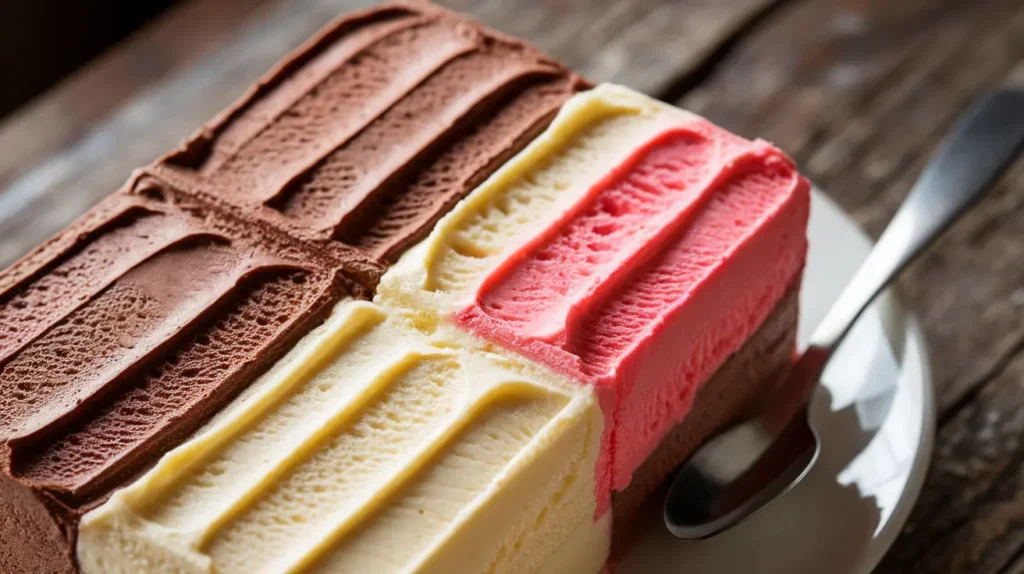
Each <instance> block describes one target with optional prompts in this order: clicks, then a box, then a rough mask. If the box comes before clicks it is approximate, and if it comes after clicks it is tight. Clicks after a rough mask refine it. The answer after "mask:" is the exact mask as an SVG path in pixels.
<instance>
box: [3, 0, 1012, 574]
mask: <svg viewBox="0 0 1024 574" xmlns="http://www.w3.org/2000/svg"><path fill="white" fill-rule="evenodd" d="M219 1H221V0H195V2H194V4H195V5H196V6H205V5H209V4H210V3H217V2H219ZM366 3H368V0H288V1H280V2H276V3H267V4H266V5H264V6H263V7H261V8H259V9H258V10H256V11H254V12H253V13H252V14H250V15H248V16H246V17H245V18H242V19H241V22H240V23H239V25H238V27H237V29H234V28H232V27H228V26H226V25H223V26H222V25H221V24H217V25H216V26H214V28H216V29H214V28H211V29H210V31H209V33H208V35H207V36H206V40H205V42H206V45H205V46H206V47H196V48H195V49H190V50H185V51H184V52H182V53H181V54H178V53H176V52H170V51H167V52H162V53H165V54H167V58H168V59H167V61H166V62H164V66H163V68H164V69H162V70H159V71H157V72H155V73H152V74H149V73H146V74H142V75H141V76H132V73H131V72H130V71H128V68H131V66H130V65H127V64H124V65H122V66H119V65H113V64H108V65H107V66H108V67H106V68H104V65H103V64H100V65H98V66H97V69H100V70H104V69H105V70H107V71H106V72H95V73H92V74H91V75H90V73H89V72H87V73H85V74H83V76H81V77H80V78H77V79H75V80H73V81H72V82H70V83H69V84H67V85H66V86H65V87H63V88H61V89H60V90H59V91H58V92H56V93H54V94H51V95H50V96H48V98H47V100H45V101H44V104H42V105H40V106H39V107H38V108H37V109H39V110H42V111H39V112H35V113H33V114H29V115H26V116H23V117H22V118H21V119H19V120H18V121H16V122H13V123H8V124H7V125H5V126H2V127H0V152H2V153H0V158H12V159H0V187H2V186H4V184H5V183H9V185H7V186H6V189H5V190H4V191H2V192H0V238H2V239H0V265H4V264H6V263H8V262H10V261H11V260H13V259H14V258H15V257H17V256H19V255H20V254H21V253H23V252H25V251H26V250H27V249H29V248H30V247H31V246H32V245H34V244H35V243H37V242H39V241H40V240H42V239H43V238H45V237H46V236H48V235H49V234H51V233H52V232H53V231H55V230H56V229H58V228H59V227H61V226H63V225H65V224H66V223H67V221H69V220H70V219H71V218H73V217H75V216H77V215H78V214H79V213H81V212H82V211H84V210H85V209H87V208H88V207H89V206H90V205H91V204H93V203H94V202H95V201H96V200H97V199H98V198H99V197H101V196H103V195H104V194H106V193H108V192H109V191H110V190H112V189H114V188H115V187H116V186H117V185H118V184H119V183H120V182H121V181H122V180H123V179H124V178H125V177H126V176H127V174H128V173H129V171H130V170H131V169H132V168H133V167H135V166H137V165H141V164H143V163H145V162H147V161H149V160H151V159H152V158H153V157H155V156H157V155H158V154H160V153H162V152H164V151H166V150H168V149H170V148H171V147H172V146H173V145H174V144H175V143H176V142H177V141H178V140H180V139H181V138H182V137H184V136H185V135H187V134H188V133H190V132H191V131H192V130H193V129H194V128H196V127H197V126H199V125H200V124H201V123H202V122H203V121H204V120H206V119H207V118H209V117H210V116H212V115H213V114H214V113H215V112H216V111H217V110H219V109H220V108H222V107H223V106H224V105H226V104H227V103H229V102H230V101H231V100H233V99H234V98H235V97H236V96H237V95H238V94H239V93H240V92H241V91H242V90H243V89H244V87H245V86H247V85H248V83H249V82H250V81H252V80H253V79H254V78H255V77H257V76H258V75H259V74H260V73H262V72H263V71H264V70H265V69H267V68H268V67H269V66H270V65H271V64H272V63H273V62H274V61H275V60H277V59H278V58H279V57H280V56H281V55H282V54H284V53H285V52H287V51H288V50H289V49H290V48H291V47H293V46H295V45H296V44H297V43H299V42H300V41H301V40H303V39H304V38H305V37H306V36H308V35H309V34H310V33H312V32H313V31H314V30H315V29H317V28H318V27H319V26H321V25H322V24H323V23H324V22H326V21H327V20H328V19H329V18H331V17H333V16H335V15H336V14H338V13H339V12H341V11H343V10H344V9H348V8H352V7H356V6H359V5H364V4H366ZM446 3H447V4H449V5H450V6H452V7H454V8H456V9H460V10H463V11H467V12H469V13H471V14H473V15H475V16H477V17H478V18H480V19H482V20H483V21H485V22H487V23H489V24H491V25H494V26H496V27H498V28H500V29H502V30H504V31H507V32H510V33H513V34H517V35H522V36H525V37H528V38H530V39H532V40H533V41H534V42H536V43H537V44H538V45H540V46H541V47H542V48H543V49H545V50H547V51H548V52H550V53H552V54H553V55H554V56H556V57H559V58H561V59H563V60H565V61H566V62H567V63H569V64H570V65H572V66H574V67H576V68H577V69H579V70H580V71H582V72H583V73H585V74H586V75H588V76H589V77H591V78H593V79H595V80H614V81H618V82H623V83H626V84H629V85H632V86H634V87H637V88H640V89H643V90H645V91H648V92H650V93H652V94H655V95H659V96H662V97H664V98H667V99H670V100H672V101H676V102H678V103H680V104H681V105H683V106H685V107H689V108H691V109H694V110H696V111H698V112H700V113H703V114H705V115H707V116H708V117H710V118H711V119H712V120H714V121H716V122H718V123H721V124H723V125H724V126H726V127H728V128H730V129H733V130H735V131H738V132H740V133H742V134H744V135H747V136H751V137H753V136H759V137H763V138H765V139H770V140H773V141H775V142H776V143H777V144H779V145H780V146H781V147H783V148H784V149H786V150H787V151H788V152H790V153H791V154H792V155H793V156H794V157H795V158H796V159H797V160H798V162H799V163H800V164H801V166H802V168H803V170H804V171H805V172H806V173H807V174H808V175H809V176H810V177H811V179H812V180H814V181H815V182H816V183H817V184H818V185H819V186H820V187H822V188H823V189H825V190H826V191H827V192H828V193H829V194H830V195H832V197H834V198H835V199H836V200H837V201H838V202H839V203H840V204H841V205H842V206H843V207H845V208H846V209H847V210H849V211H850V212H851V213H852V214H853V216H854V217H855V218H856V219H857V220H858V221H859V222H860V223H861V224H862V225H864V227H865V228H866V229H867V230H868V231H869V232H871V233H873V234H877V233H878V232H879V231H880V230H881V229H882V227H883V226H884V224H885V223H886V222H887V221H888V219H889V217H891V215H892V213H893V211H894V210H895V208H896V206H897V205H898V204H899V202H900V201H901V199H902V198H903V196H904V195H905V194H906V192H907V190H908V189H909V187H910V185H911V184H912V183H913V181H914V179H915V178H916V176H917V174H918V172H919V171H920V169H921V168H922V167H923V165H924V163H925V161H926V160H927V158H928V156H929V154H930V153H931V152H932V150H933V149H934V148H935V145H936V144H937V141H938V138H939V137H940V136H941V134H942V133H943V132H944V130H946V129H947V128H948V127H949V125H950V123H951V122H952V121H953V119H954V117H955V116H956V114H957V113H958V112H959V111H960V110H961V109H962V108H963V107H964V106H965V105H966V104H967V103H968V102H969V101H970V100H971V99H973V98H974V97H976V96H977V95H979V94H980V93H982V92H984V91H986V90H989V89H992V88H994V87H997V86H1000V85H1006V84H1015V85H1021V86H1024V9H1022V7H1021V5H1020V2H1019V0H976V1H972V2H965V1H959V0H900V1H895V0H734V1H730V2H723V1H718V0H628V1H627V0H593V1H589V0H561V1H559V0H550V1H540V0H533V1H529V0H518V1H515V2H512V1H507V0H485V1H477V2H474V1H471V0H448V1H447V2H446ZM189 9H190V10H195V11H196V13H205V12H202V11H203V10H211V9H210V8H201V7H191V8H189ZM165 22H166V21H165ZM161 24H162V25H163V26H165V27H166V28H165V29H163V30H164V31H163V32H160V34H162V36H159V37H162V38H164V39H163V40H159V41H157V40H151V39H148V38H151V36H148V35H147V34H150V33H143V34H142V35H141V36H140V37H138V38H136V42H140V43H142V44H143V45H146V42H151V44H150V45H158V46H160V45H171V44H173V43H174V42H173V39H174V38H175V33H176V32H175V30H176V31H177V33H183V32H181V30H182V29H187V28H188V27H189V26H191V25H193V24H192V23H191V22H189V20H188V18H181V21H180V22H179V23H177V24H174V25H172V24H166V23H158V24H157V26H160V25H161ZM229 30H230V33H229ZM165 42H166V44H165ZM154 43H155V44H154ZM122 50H123V51H119V52H117V53H115V54H114V55H112V56H111V58H114V59H118V58H119V59H121V60H120V61H122V62H141V61H144V60H141V59H139V58H141V56H139V55H138V54H139V52H138V51H137V50H138V48H132V47H131V45H130V44H129V45H127V46H125V47H124V48H123V49H122ZM200 54H205V55H204V56H203V57H202V59H201V60H200V59H198V58H199V56H200ZM193 62H194V63H193ZM97 77H99V78H102V80H96V79H95V78H97ZM90 82H92V83H90ZM104 82H106V83H111V84H113V85H115V86H118V87H117V88H116V89H112V90H110V91H109V93H108V92H106V91H104V90H103V89H101V88H100V85H101V84H102V83H104ZM83 85H85V86H92V87H91V88H89V87H87V88H82V86H83ZM140 85H148V86H149V87H148V88H146V90H145V91H144V92H139V91H138V90H139V89H140V88H139V87H138V86H140ZM124 86H135V87H133V88H126V87H124ZM83 90H84V91H83ZM83 93H85V94H89V97H90V98H96V101H95V102H93V103H88V105H86V104H85V103H83V104H82V105H80V106H78V107H75V106H71V107H69V108H67V109H68V110H70V111H67V112H66V113H67V117H66V118H65V117H62V116H60V115H59V113H58V110H65V107H64V106H65V105H68V102H74V101H75V98H76V94H78V95H81V94H83ZM46 102H50V103H46ZM122 105H123V106H124V107H119V106H122ZM48 106H49V107H48ZM115 109H117V110H118V111H116V112H114V111H112V110H115ZM47 110H49V111H47ZM60 113H64V112H63V111H62V112H60ZM51 116H56V117H58V118H60V121H67V122H70V123H69V125H70V126H71V128H70V129H68V130H67V131H62V130H61V129H60V124H59V123H54V118H53V117H51ZM12 126H13V127H12ZM22 142H24V143H22ZM11 150H14V151H11ZM12 153H13V155H10V154H12ZM18 158H21V159H18ZM4 162H6V163H4ZM11 174H17V177H15V176H14V175H11ZM5 177H7V178H8V180H5V179H4V178H5ZM1022 215H1024V162H1018V164H1017V165H1016V166H1015V167H1014V168H1013V169H1012V170H1011V171H1010V173H1008V174H1007V175H1006V176H1005V177H1004V178H1003V179H1002V180H1001V182H1000V183H999V185H998V187H997V189H996V190H995V191H994V192H993V194H992V196H991V197H990V198H988V199H987V200H986V201H985V202H983V203H982V204H981V205H980V206H978V207H977V208H976V209H975V210H974V211H973V212H971V214H970V215H969V217H968V218H967V219H966V220H965V221H963V222H961V223H960V224H958V225H957V226H956V227H955V228H954V229H953V230H952V231H951V232H950V233H949V234H948V235H947V236H946V237H945V238H944V239H943V240H942V241H941V242H940V243H939V244H938V245H936V246H935V247H934V248H932V249H931V250H929V251H928V252H927V253H926V254H925V255H924V257H923V258H922V259H921V260H920V261H918V262H917V263H916V264H915V265H914V267H913V268H912V270H911V272H910V274H909V276H907V277H906V278H905V280H904V281H903V282H902V285H901V288H902V290H903V292H904V293H905V294H906V295H907V298H908V300H909V303H910V306H911V307H912V308H913V309H914V310H916V311H917V312H918V313H919V315H920V316H921V319H922V323H923V325H924V328H925V331H926V335H927V337H928V341H929V343H930V346H931V350H932V356H933V360H934V365H933V366H934V373H935V376H936V385H937V390H938V396H939V402H940V407H941V416H940V423H941V428H940V431H939V436H938V443H937V445H938V446H937V450H936V454H935V460H934V464H933V469H932V472H931V474H930V477H929V479H928V482H927V484H926V486H925V490H924V493H923V495H922V498H921V501H920V503H919V505H918V506H917V508H916V509H915V512H914V514H913V515H912V517H911V520H910V522H909V524H908V525H907V528H906V530H905V532H904V534H903V535H902V536H901V538H900V540H899V541H898V542H897V544H896V547H895V548H894V550H893V552H892V553H891V554H890V555H889V556H888V557H887V558H886V560H885V562H884V563H883V564H882V566H881V567H880V568H879V571H880V572H884V573H889V572H925V573H930V572H935V573H939V572H979V573H982V574H985V573H1012V572H1016V573H1022V574H1024V495H1022V494H1021V492H1022V491H1024V445H1022V444H1021V440H1020V436H1021V434H1022V432H1024V263H1022V261H1024V216H1022Z"/></svg>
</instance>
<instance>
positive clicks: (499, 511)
mask: <svg viewBox="0 0 1024 574" xmlns="http://www.w3.org/2000/svg"><path fill="white" fill-rule="evenodd" d="M448 334H452V333H448ZM448 334H446V331H444V330H440V331H438V332H436V333H434V334H433V335H432V336H429V337H428V336H427V335H424V334H422V333H419V332H416V331H414V330H411V329H407V328H405V327H403V326H402V325H401V324H399V323H398V322H396V321H394V320H392V319H390V318H389V317H388V315H387V313H386V312H385V311H384V310H383V309H381V308H380V307H378V306H375V305H373V304H370V303H365V302H354V301H350V302H345V303H342V304H341V305H339V306H338V307H337V308H336V309H335V311H334V312H333V314H332V316H331V317H330V318H329V320H328V321H327V322H326V324H325V325H323V326H321V327H320V328H318V329H317V330H316V331H314V332H313V333H311V334H310V335H309V336H307V337H306V338H304V339H303V341H302V342H301V343H300V344H299V345H298V346H297V347H296V348H295V349H293V350H292V351H291V352H290V353H289V354H288V355H287V356H286V357H285V358H284V359H283V360H282V361H281V362H279V363H278V364H277V365H276V366H275V367H274V368H273V369H272V370H271V371H270V372H268V373H267V374H266V375H265V376H264V377H263V378H262V379H261V380H260V381H258V382H257V383H256V384H255V385H254V386H253V388H252V389H251V390H250V391H249V392H248V393H247V394H246V395H244V396H242V397H240V398H239V399H238V400H236V401H235V403H233V405H232V407H231V408H229V409H228V410H227V411H225V413H224V414H222V416H220V417H219V418H218V419H216V420H215V421H214V422H213V423H211V424H210V425H209V426H208V427H206V428H205V429H204V430H203V431H201V432H200V433H199V434H198V435H196V436H195V437H194V438H193V439H191V440H190V441H188V442H186V443H185V444H184V445H182V446H181V447H179V448H177V449H175V450H173V451H171V452H170V453H169V454H167V455H166V456H164V457H163V459H162V460H161V461H160V462H159V463H158V464H157V465H156V467H154V468H153V469H152V470H151V471H150V472H148V473H147V474H146V475H144V476H143V477H142V478H140V479H139V480H138V481H136V482H135V483H134V484H132V485H130V486H129V487H127V488H125V489H123V490H121V491H119V492H117V493H115V494H114V495H113V496H112V497H111V498H110V500H109V501H108V502H106V503H105V504H103V505H102V506H101V507H99V508H97V509H96V510H94V511H92V512H90V513H89V514H87V515H86V516H85V517H84V519H83V521H82V526H81V531H80V537H79V542H78V558H79V562H80V564H81V567H82V569H83V571H84V572H86V573H100V572H103V573H119V572H123V573H129V572H142V571H174V572H196V573H199V572H203V573H213V572H219V573H231V572H244V573H245V574H255V573H259V572H268V573H269V572H273V573H279V572H297V571H310V572H402V571H416V572H483V571H489V572H535V571H538V570H540V569H541V568H543V567H545V565H549V564H552V563H557V564H559V568H561V567H562V565H565V563H564V562H555V561H556V558H555V556H556V551H559V550H560V549H561V548H562V547H566V548H574V549H575V550H574V552H572V553H571V554H572V556H568V557H563V556H561V554H564V553H563V552H558V554H559V555H560V556H559V558H557V560H569V562H573V563H574V564H570V565H567V566H573V567H576V566H578V568H577V569H576V570H574V571H587V570H593V569H595V568H593V567H592V566H591V564H592V563H594V564H596V563H597V561H600V562H601V563H603V562H604V557H605V556H606V555H607V552H608V535H607V520H603V521H598V522H595V521H594V515H595V509H596V507H595V500H594V489H595V478H594V469H595V465H596V461H597V457H598V454H599V450H600V441H601V434H602V430H603V419H602V415H601V410H600V409H599V408H598V405H597V404H596V400H595V398H594V396H593V392H592V390H590V389H588V388H586V387H583V386H580V385H577V384H574V383H570V382H567V381H564V380H563V379H561V378H560V377H559V376H557V375H555V374H553V373H551V372H550V371H547V370H546V369H544V368H541V367H539V366H536V365H532V364H530V363H529V362H527V361H525V360H520V359H516V358H513V357H510V356H508V355H504V354H501V353H497V352H491V351H489V350H487V345H476V344H473V343H471V342H470V341H471V337H470V336H469V335H465V334H459V335H454V334H452V336H448ZM597 567H598V568H599V567H600V565H598V566H597ZM549 570H550V568H549Z"/></svg>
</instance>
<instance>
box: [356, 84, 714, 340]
mask: <svg viewBox="0 0 1024 574" xmlns="http://www.w3.org/2000/svg"><path fill="white" fill-rule="evenodd" d="M694 121H701V120H700V118H698V117H697V116H695V115H693V114H690V113H689V112H685V111H683V110H680V109H678V108H674V107H672V106H669V105H668V104H664V103H662V102H659V101H657V100H654V99H652V98H649V97H647V96H644V95H643V94H640V93H638V92H634V91H632V90H629V89H627V88H623V87H621V86H616V85H611V84H602V85H600V86H598V87H596V88H594V89H593V90H590V91H588V92H584V93H582V94H579V95H577V96H575V97H573V98H572V99H571V100H569V102H568V103H566V104H565V105H564V106H563V107H562V109H561V111H560V112H559V114H558V116H556V117H555V119H554V121H553V122H552V123H551V125H550V126H549V127H548V129H547V130H546V131H544V133H542V134H541V135H540V136H538V137H537V139H535V140H534V141H533V142H532V143H531V144H530V145H529V146H527V147H526V149H524V150H523V151H522V152H520V153H519V155H517V156H515V157H514V158H512V159H511V160H509V162H508V163H506V164H505V165H504V166H502V168H501V169H499V170H498V171H496V172H495V173H494V174H493V175H492V176H491V177H490V178H489V179H487V180H486V181H485V182H484V183H483V184H481V185H480V187H478V188H476V189H475V190H474V191H473V192H472V193H471V194H469V196H467V197H466V198H465V199H463V200H462V202H460V203H459V204H458V205H457V206H456V207H455V208H454V209H453V210H452V211H451V212H449V213H448V214H447V215H446V216H445V217H443V218H442V219H441V220H440V221H439V222H438V224H437V226H436V227H435V228H434V231H433V232H432V233H431V234H430V236H429V237H428V238H427V239H425V240H424V241H422V242H421V243H420V244H418V245H417V246H416V247H414V248H413V249H410V250H409V251H407V252H406V253H405V254H404V255H403V256H402V257H401V258H400V259H399V261H398V263H397V264H395V266H393V267H392V268H391V269H390V270H389V271H388V272H387V273H385V274H384V277H383V278H382V279H381V284H380V286H379V288H378V294H377V298H376V301H378V302H379V303H381V304H383V305H388V306H395V307H396V308H397V312H398V313H400V314H402V315H405V316H406V317H407V318H408V319H410V320H411V321H413V322H414V323H416V324H418V325H420V326H421V327H423V328H428V329H429V328H432V327H431V326H432V325H434V324H435V323H436V322H437V320H438V318H439V317H444V316H447V315H449V314H450V313H452V312H454V311H455V310H457V309H460V308H462V307H464V306H465V305H467V304H468V303H469V302H470V301H471V299H472V297H473V295H474V294H475V291H476V288H477V287H478V286H479V285H480V283H481V282H482V281H483V280H484V278H485V277H486V276H487V274H488V273H489V272H490V271H492V270H493V269H494V268H495V267H497V266H498V264H500V263H501V261H502V260H504V259H505V258H506V257H507V256H508V255H509V254H510V253H512V252H513V251H515V250H516V249H517V248H518V247H519V246H521V245H522V244H523V243H525V242H526V241H528V240H529V239H531V238H532V237H534V236H535V235H537V234H538V233H540V232H541V231H543V230H544V229H545V228H547V227H548V226H549V225H551V224H552V223H553V222H555V221H556V220H558V218H559V217H560V216H561V214H563V213H564V212H565V211H566V210H568V209H570V208H572V207H573V206H574V205H575V204H576V203H577V202H578V201H579V200H580V199H581V198H582V197H583V196H584V195H585V194H586V193H587V191H588V190H589V189H590V188H591V187H592V186H593V185H594V184H595V183H598V182H599V181H600V180H601V179H602V178H603V177H605V176H606V175H608V173H609V172H610V171H611V169H612V167H613V166H616V165H619V164H621V163H622V162H624V161H625V160H626V159H627V158H628V157H629V156H630V154H632V153H633V152H635V151H636V149H637V148H638V147H639V146H640V145H642V144H643V143H645V142H647V141H649V140H651V139H652V138H653V137H655V136H656V135H657V134H659V133H661V132H664V131H665V130H667V129H669V128H671V127H674V126H679V125H683V124H687V123H691V122H694Z"/></svg>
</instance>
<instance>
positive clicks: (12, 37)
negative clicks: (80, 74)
mask: <svg viewBox="0 0 1024 574" xmlns="http://www.w3.org/2000/svg"><path fill="white" fill-rule="evenodd" d="M174 3H176V0H146V1H141V2H140V1H138V0H89V1H88V2H68V1H66V0H33V1H30V2H20V1H10V2H3V3H2V6H0V70H3V71H4V75H5V76H6V80H7V81H5V82H4V89H3V90H0V118H2V117H4V116H6V115H8V114H9V113H11V111H13V110H14V109H15V108H17V107H18V106H20V105H22V104H24V103H25V102H27V101H28V100H29V99H31V98H33V97H34V96H37V95H39V94H40V93H41V92H42V91H44V90H45V89H47V88H49V87H50V86H52V85H53V84H55V83H56V82H58V81H60V80H61V79H62V78H63V77H64V76H66V75H68V74H70V73H72V72H73V71H75V70H76V69H78V68H79V67H81V66H83V65H84V64H86V63H87V62H89V61H90V60H92V59H93V58H95V57H96V56H97V55H98V54H100V53H101V52H103V51H104V50H105V49H107V48H108V47H109V46H111V45H112V44H114V43H115V42H117V41H119V40H121V39H123V38H124V37H125V36H127V35H128V34H130V33H132V31H134V30H135V29H136V28H138V27H139V26H141V25H142V24H144V23H145V22H147V21H149V20H151V19H152V18H154V17H155V16H157V15H159V14H161V13H162V12H163V11H164V10H166V9H167V8H168V7H169V6H171V5H172V4H174Z"/></svg>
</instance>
